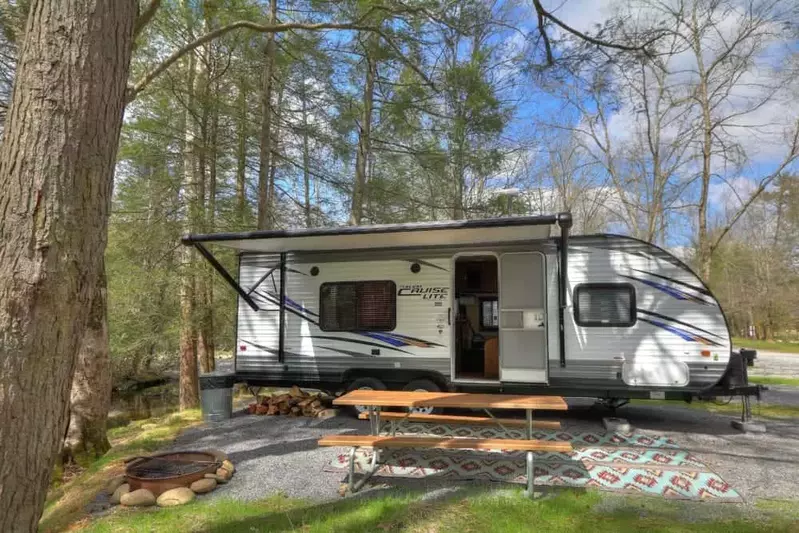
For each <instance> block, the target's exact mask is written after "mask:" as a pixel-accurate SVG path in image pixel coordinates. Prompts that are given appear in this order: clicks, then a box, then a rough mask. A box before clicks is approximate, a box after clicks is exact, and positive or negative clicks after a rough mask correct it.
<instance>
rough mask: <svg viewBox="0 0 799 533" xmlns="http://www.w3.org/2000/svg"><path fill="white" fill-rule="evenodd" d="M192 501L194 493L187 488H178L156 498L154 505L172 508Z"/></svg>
mask: <svg viewBox="0 0 799 533" xmlns="http://www.w3.org/2000/svg"><path fill="white" fill-rule="evenodd" d="M193 499H194V491H192V490H191V489H190V488H188V487H178V488H176V489H170V490H168V491H166V492H164V493H163V494H161V495H160V496H159V497H158V500H156V503H158V505H160V506H161V507H174V506H176V505H183V504H184V503H189V502H190V501H192V500H193Z"/></svg>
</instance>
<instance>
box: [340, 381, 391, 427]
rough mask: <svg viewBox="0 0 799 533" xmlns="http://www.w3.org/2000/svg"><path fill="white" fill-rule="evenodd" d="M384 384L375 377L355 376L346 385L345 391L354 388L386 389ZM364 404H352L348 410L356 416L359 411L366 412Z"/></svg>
mask: <svg viewBox="0 0 799 533" xmlns="http://www.w3.org/2000/svg"><path fill="white" fill-rule="evenodd" d="M386 389H387V387H386V384H385V383H383V382H382V381H380V380H379V379H377V378H357V379H355V380H353V381H352V383H350V384H349V386H347V392H350V391H354V390H386ZM367 411H368V409H367V406H365V405H353V406H352V407H350V412H351V413H352V414H353V415H354V416H355V417H357V416H358V415H359V414H361V413H365V412H367Z"/></svg>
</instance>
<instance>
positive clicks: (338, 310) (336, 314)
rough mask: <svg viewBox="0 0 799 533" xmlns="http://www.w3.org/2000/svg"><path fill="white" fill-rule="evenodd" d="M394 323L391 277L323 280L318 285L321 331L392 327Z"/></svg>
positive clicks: (394, 305) (393, 286)
mask: <svg viewBox="0 0 799 533" xmlns="http://www.w3.org/2000/svg"><path fill="white" fill-rule="evenodd" d="M396 325H397V286H396V285H395V284H394V282H393V281H345V282H339V283H323V284H322V286H321V287H320V288H319V328H320V329H321V330H322V331H391V330H393V329H394V328H395V327H396Z"/></svg>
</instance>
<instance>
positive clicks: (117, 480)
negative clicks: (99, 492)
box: [105, 476, 126, 494]
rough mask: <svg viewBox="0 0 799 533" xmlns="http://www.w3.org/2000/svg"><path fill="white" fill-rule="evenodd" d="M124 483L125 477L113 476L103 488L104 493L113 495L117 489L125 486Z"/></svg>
mask: <svg viewBox="0 0 799 533" xmlns="http://www.w3.org/2000/svg"><path fill="white" fill-rule="evenodd" d="M125 481H126V478H125V476H114V477H112V478H111V479H109V480H108V483H107V484H106V486H105V491H106V492H107V493H108V494H113V493H115V492H116V490H117V489H118V488H119V487H121V486H122V485H124V484H125Z"/></svg>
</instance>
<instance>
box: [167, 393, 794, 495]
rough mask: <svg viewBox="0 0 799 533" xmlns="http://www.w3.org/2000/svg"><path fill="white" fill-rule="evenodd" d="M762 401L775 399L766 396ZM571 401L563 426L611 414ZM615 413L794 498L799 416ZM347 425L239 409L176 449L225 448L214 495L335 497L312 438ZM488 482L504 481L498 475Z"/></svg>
mask: <svg viewBox="0 0 799 533" xmlns="http://www.w3.org/2000/svg"><path fill="white" fill-rule="evenodd" d="M781 389H782V388H781ZM787 389H788V390H787V391H784V392H783V391H782V390H781V394H783V395H787V397H789V398H790V399H791V401H797V402H799V389H793V390H791V389H790V388H787ZM767 401H774V399H773V398H769V397H768V396H767ZM569 404H570V411H569V412H568V413H567V414H566V416H565V417H563V418H561V421H562V422H563V426H564V429H565V430H567V431H600V430H601V419H602V417H603V416H608V415H609V411H607V410H605V409H601V408H596V407H593V406H592V405H591V404H592V401H590V400H585V399H569ZM755 412H756V409H755ZM616 416H621V417H624V418H627V419H628V420H629V421H630V423H631V424H632V425H633V426H634V427H635V428H636V431H639V432H643V433H650V434H654V435H667V436H670V437H672V438H673V439H674V440H676V441H677V442H678V443H679V444H680V446H681V447H682V448H684V449H687V450H690V451H692V452H693V453H695V454H696V455H698V456H699V457H700V459H701V460H703V462H704V463H705V464H706V465H708V466H709V467H710V468H711V469H713V470H715V471H716V472H717V473H718V474H720V475H721V476H722V477H723V478H724V479H725V480H726V481H728V482H729V483H730V484H732V485H733V487H735V488H736V489H737V490H738V491H739V492H740V493H741V494H742V495H743V496H744V498H745V499H746V500H748V501H750V502H751V501H753V500H754V499H760V498H767V499H791V498H797V490H796V488H797V480H798V479H799V447H797V445H796V443H797V439H799V420H786V421H768V422H767V423H766V425H767V428H768V433H766V434H764V435H747V434H741V433H739V432H737V431H736V430H734V429H733V428H732V427H730V420H731V418H732V417H731V416H730V415H719V414H713V413H708V412H706V411H702V410H699V409H692V408H688V407H683V406H681V405H680V404H676V403H675V405H673V406H660V405H653V406H648V405H638V404H636V405H630V406H626V407H623V408H621V409H619V410H617V413H616ZM347 432H356V433H361V434H366V433H368V422H366V421H358V420H355V419H353V418H351V417H349V416H346V415H342V416H338V417H335V418H331V419H327V420H316V419H306V418H289V417H285V418H284V417H259V416H248V415H246V414H243V413H239V414H237V416H235V417H234V418H233V419H231V420H228V421H225V422H222V423H216V424H213V425H210V426H207V427H200V428H194V429H190V430H188V431H186V432H185V433H184V434H183V435H181V436H180V437H179V438H178V439H177V441H176V442H175V445H174V449H184V450H185V449H204V448H218V449H221V450H224V451H225V452H226V453H227V454H228V455H229V456H230V458H231V460H232V461H233V462H234V463H235V464H236V467H237V471H236V476H235V478H234V479H233V481H232V482H231V483H229V484H227V485H225V486H223V487H220V489H218V490H216V491H214V492H213V493H212V495H211V497H234V498H239V499H244V500H252V499H259V498H263V497H266V496H268V495H271V494H274V493H276V492H282V493H283V494H285V495H287V496H290V497H295V498H303V499H308V500H316V501H324V500H333V499H338V498H339V496H338V489H339V486H340V484H341V483H342V482H343V481H344V480H345V477H346V474H345V473H343V472H336V473H331V472H324V471H323V469H324V467H325V466H326V465H328V464H329V463H330V461H331V460H332V459H333V458H334V457H335V456H336V455H337V454H338V453H341V450H340V449H335V448H319V447H317V446H316V441H317V440H318V439H319V438H320V437H321V436H322V435H326V434H335V433H347ZM380 481H381V482H387V483H389V484H390V485H391V486H393V487H414V488H423V489H425V490H430V491H431V493H434V492H435V491H442V490H443V491H445V492H446V491H447V488H449V489H452V490H457V488H458V486H465V485H468V486H469V487H473V486H474V485H475V483H474V482H468V483H456V482H453V481H452V480H446V481H438V480H435V479H432V480H419V479H397V478H391V479H390V480H389V479H385V478H382V479H380ZM486 485H487V486H493V487H496V488H501V487H503V485H502V484H498V483H493V484H492V483H486ZM364 492H365V491H364Z"/></svg>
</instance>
